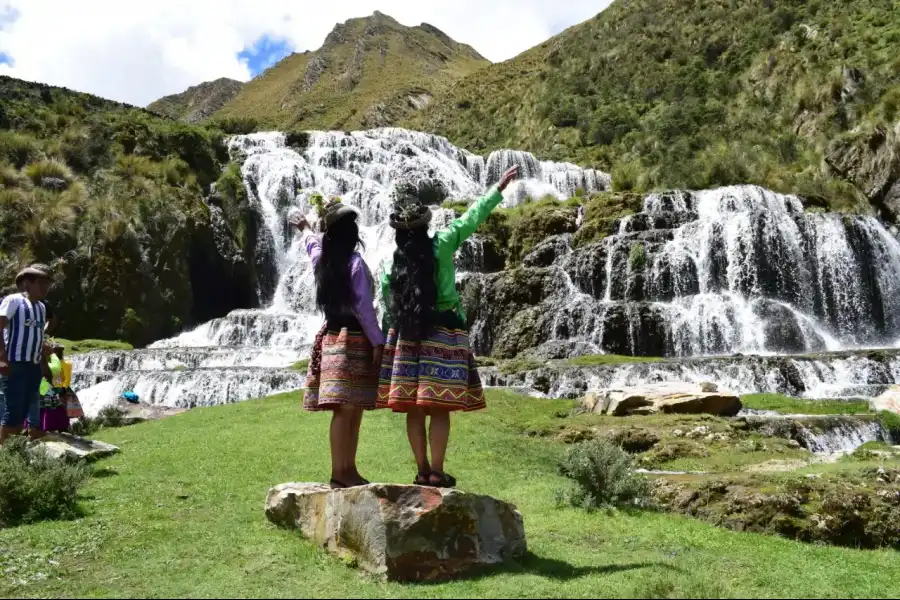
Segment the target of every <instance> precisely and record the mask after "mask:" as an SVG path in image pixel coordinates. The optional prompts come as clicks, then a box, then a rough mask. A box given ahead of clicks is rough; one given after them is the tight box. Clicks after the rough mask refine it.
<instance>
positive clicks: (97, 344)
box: [52, 337, 134, 354]
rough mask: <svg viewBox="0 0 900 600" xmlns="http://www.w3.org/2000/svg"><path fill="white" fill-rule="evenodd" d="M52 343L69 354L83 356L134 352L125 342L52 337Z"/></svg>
mask: <svg viewBox="0 0 900 600" xmlns="http://www.w3.org/2000/svg"><path fill="white" fill-rule="evenodd" d="M52 339H53V341H55V342H57V343H59V344H61V345H62V347H63V348H65V349H66V352H67V353H69V354H83V353H85V352H93V351H94V350H134V347H133V346H132V345H131V344H129V343H127V342H119V341H111V340H74V341H73V340H65V339H63V338H58V337H54V338H52Z"/></svg>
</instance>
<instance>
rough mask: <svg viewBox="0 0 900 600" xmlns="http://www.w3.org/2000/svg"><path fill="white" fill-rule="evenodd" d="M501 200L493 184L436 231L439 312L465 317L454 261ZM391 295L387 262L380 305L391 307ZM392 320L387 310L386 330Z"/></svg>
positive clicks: (389, 267) (385, 314) (464, 318)
mask: <svg viewBox="0 0 900 600" xmlns="http://www.w3.org/2000/svg"><path fill="white" fill-rule="evenodd" d="M502 201H503V195H502V194H501V193H500V190H498V189H497V188H496V187H494V188H492V189H491V191H490V192H488V193H487V195H485V196H483V197H481V198H479V199H478V200H476V201H475V202H473V203H472V205H471V206H470V207H469V209H468V210H467V211H466V212H465V213H463V215H462V216H460V217H459V218H457V219H454V220H453V222H452V223H450V226H449V227H447V229H444V230H442V231H438V232H437V233H436V234H435V236H434V256H435V259H437V260H436V263H437V264H436V265H435V266H436V273H435V278H436V279H437V310H438V311H439V312H444V311H447V310H453V311H456V312H457V313H458V314H459V316H460V317H462V319H463V321H465V320H466V313H465V311H463V308H462V303H461V302H460V299H459V292H457V291H456V265H454V264H453V256H454V255H455V254H456V251H457V250H459V247H460V246H462V243H463V242H464V241H466V240H467V239H468V238H469V236H471V235H472V234H473V233H475V230H476V229H478V226H479V225H481V224H482V223H484V222H485V221H486V220H487V218H488V216H489V215H490V214H491V211H492V210H494V209H495V208H497V206H498V205H499V204H500V203H501V202H502ZM390 297H391V265H390V264H388V265H387V268H386V269H385V272H384V275H382V276H381V305H382V306H384V307H387V306H389V305H390V302H389V298H390ZM389 320H390V319H389V315H388V313H387V311H385V313H384V327H383V329H384V331H387V330H388V329H389V325H388V323H389Z"/></svg>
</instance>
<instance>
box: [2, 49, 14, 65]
mask: <svg viewBox="0 0 900 600" xmlns="http://www.w3.org/2000/svg"><path fill="white" fill-rule="evenodd" d="M11 64H13V62H12V57H11V56H10V55H9V54H6V53H5V52H0V65H11Z"/></svg>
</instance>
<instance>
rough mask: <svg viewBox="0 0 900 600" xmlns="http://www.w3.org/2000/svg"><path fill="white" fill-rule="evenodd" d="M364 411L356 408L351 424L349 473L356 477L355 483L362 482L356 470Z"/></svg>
mask: <svg viewBox="0 0 900 600" xmlns="http://www.w3.org/2000/svg"><path fill="white" fill-rule="evenodd" d="M363 412H364V411H363V409H361V408H358V407H357V408H354V410H353V420H352V421H351V422H350V456H349V461H350V465H349V471H348V472H349V473H350V474H351V475H352V476H353V477H354V481H360V480H362V478H363V477H362V475H360V474H359V470H358V469H357V468H356V452H357V450H358V449H359V428H360V427H361V426H362V418H363Z"/></svg>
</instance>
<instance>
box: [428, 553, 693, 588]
mask: <svg viewBox="0 0 900 600" xmlns="http://www.w3.org/2000/svg"><path fill="white" fill-rule="evenodd" d="M650 568H663V569H669V570H673V571H678V570H679V569H678V568H677V567H674V566H672V565H670V564H667V563H662V562H645V563H625V564H613V565H595V566H590V567H576V566H575V565H572V564H569V563H567V562H565V561H562V560H556V559H553V558H543V557H541V556H537V555H535V554H532V553H531V552H529V553H528V554H526V555H525V557H524V558H522V559H520V560H518V561H508V562H505V563H503V564H500V565H494V566H490V567H479V568H475V569H472V570H471V571H469V572H468V573H465V574H463V575H461V576H459V577H454V578H453V579H454V580H455V581H471V580H475V579H485V578H488V577H493V576H495V575H501V574H518V575H539V576H541V577H546V578H548V579H556V580H558V581H571V580H573V579H580V578H581V577H587V576H589V575H613V574H615V573H620V572H622V571H634V570H637V569H650ZM446 582H447V580H446V579H444V580H441V581H433V582H420V583H419V584H418V585H437V584H441V583H446Z"/></svg>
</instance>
